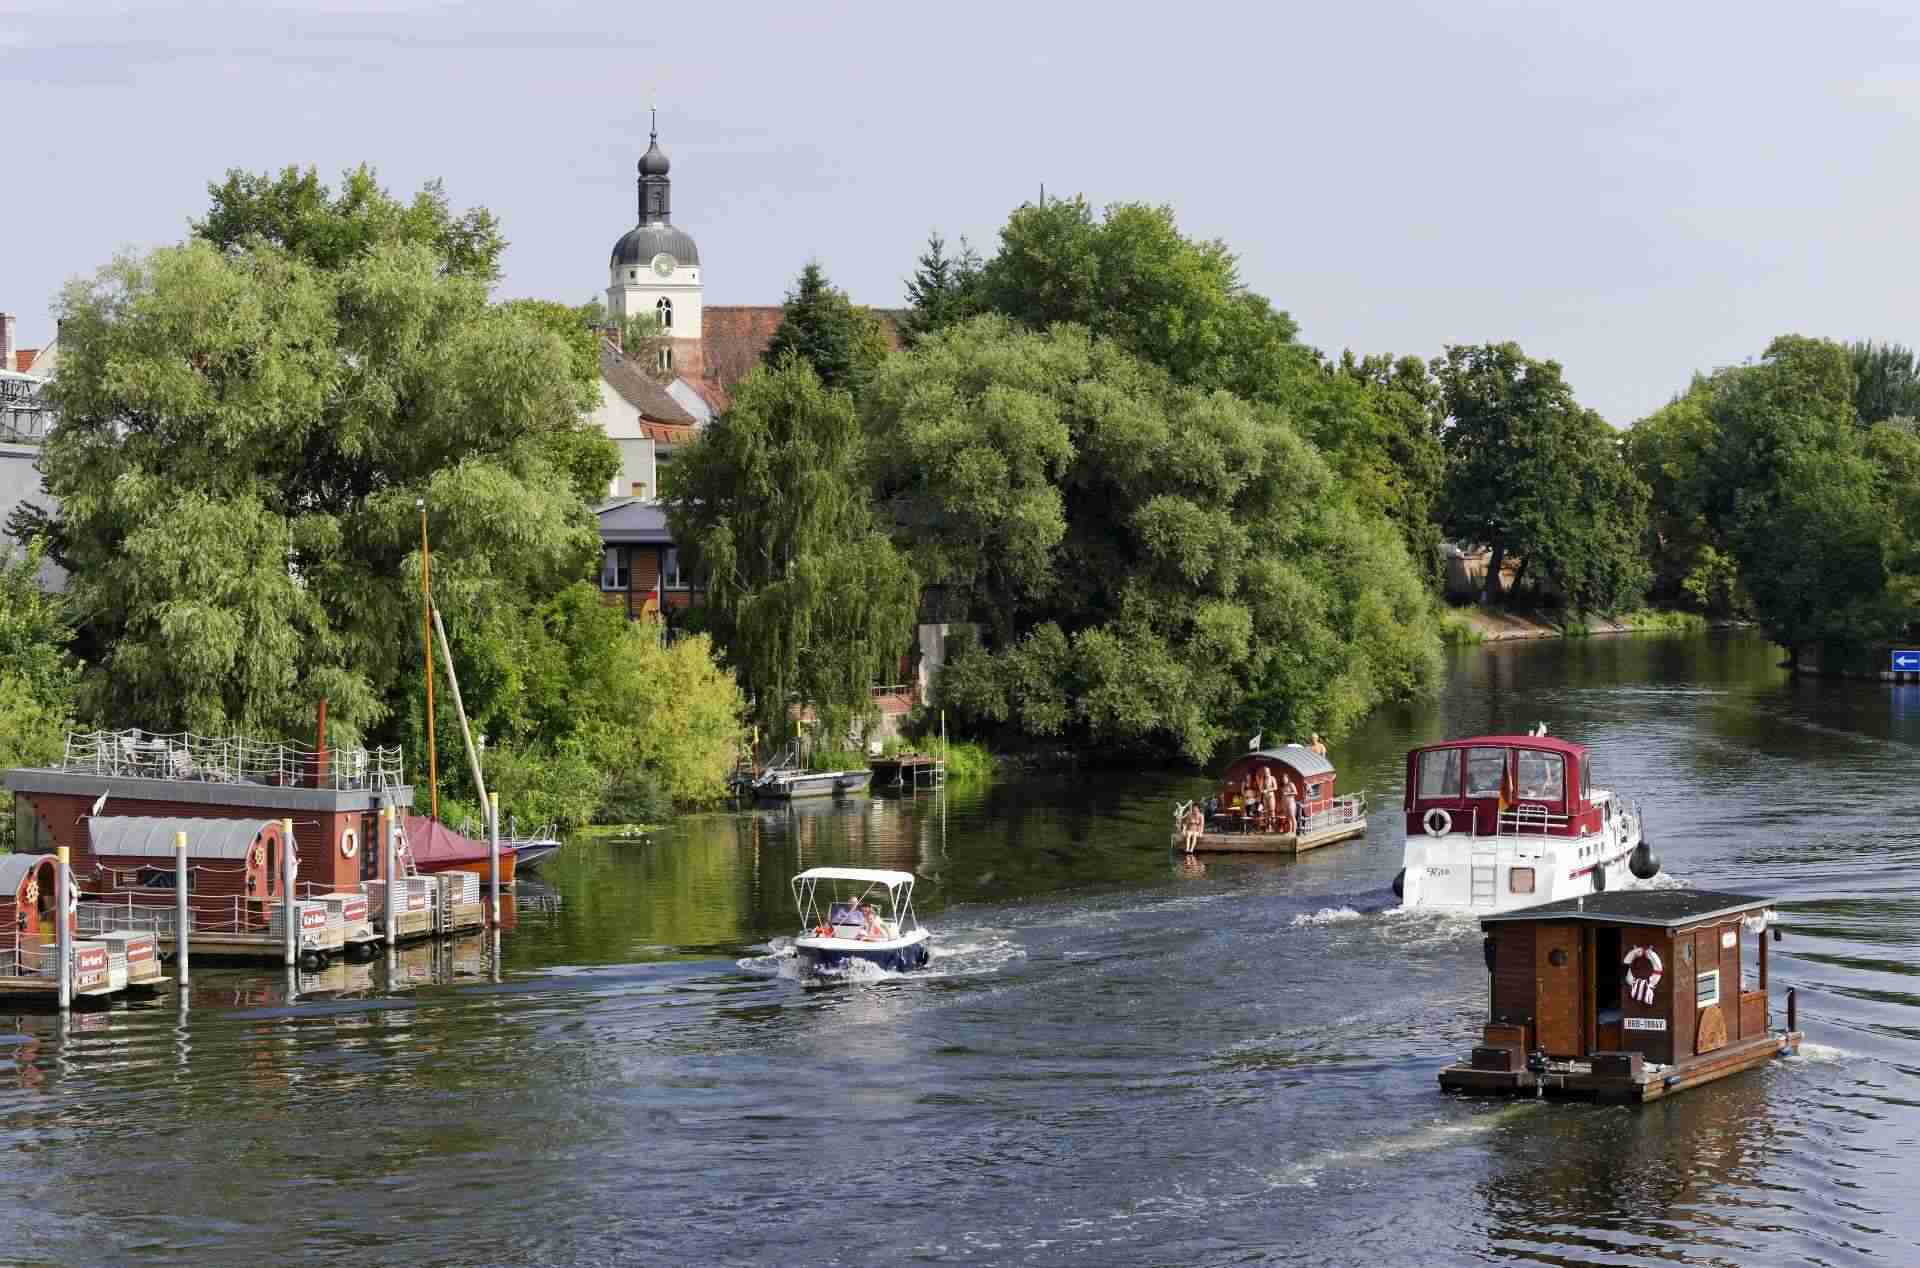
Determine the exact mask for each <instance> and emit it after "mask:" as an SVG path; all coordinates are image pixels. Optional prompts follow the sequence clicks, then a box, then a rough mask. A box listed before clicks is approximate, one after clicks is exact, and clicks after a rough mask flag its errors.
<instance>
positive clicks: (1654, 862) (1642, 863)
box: [1627, 841, 1660, 881]
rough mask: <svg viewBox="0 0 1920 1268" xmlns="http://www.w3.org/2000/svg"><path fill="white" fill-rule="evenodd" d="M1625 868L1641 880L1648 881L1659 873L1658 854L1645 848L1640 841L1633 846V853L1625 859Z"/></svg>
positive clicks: (1644, 844)
mask: <svg viewBox="0 0 1920 1268" xmlns="http://www.w3.org/2000/svg"><path fill="white" fill-rule="evenodd" d="M1627 870H1628V871H1630V872H1632V873H1633V874H1634V875H1635V876H1637V877H1639V878H1640V879H1641V880H1643V881H1650V880H1652V879H1653V878H1654V877H1656V876H1658V875H1659V874H1660V856H1659V855H1658V854H1655V853H1654V852H1653V851H1652V850H1650V849H1648V848H1647V843H1646V842H1645V841H1642V842H1641V843H1640V844H1639V845H1637V846H1635V847H1634V850H1633V854H1632V855H1631V856H1630V857H1629V858H1628V859H1627Z"/></svg>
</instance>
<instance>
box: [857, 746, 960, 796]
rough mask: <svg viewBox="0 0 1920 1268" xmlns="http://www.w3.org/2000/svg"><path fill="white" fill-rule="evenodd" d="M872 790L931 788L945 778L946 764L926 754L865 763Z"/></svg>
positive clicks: (884, 758) (872, 760)
mask: <svg viewBox="0 0 1920 1268" xmlns="http://www.w3.org/2000/svg"><path fill="white" fill-rule="evenodd" d="M867 769H868V770H870V771H872V772H873V784H872V787H874V788H932V787H936V786H938V785H939V784H940V783H941V782H942V781H943V780H945V778H946V774H947V766H946V763H945V762H943V761H941V760H940V759H939V758H937V757H934V756H932V755H930V754H927V753H897V754H895V755H894V756H892V757H875V758H869V759H868V761H867Z"/></svg>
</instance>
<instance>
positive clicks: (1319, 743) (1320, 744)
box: [1307, 731, 1327, 757]
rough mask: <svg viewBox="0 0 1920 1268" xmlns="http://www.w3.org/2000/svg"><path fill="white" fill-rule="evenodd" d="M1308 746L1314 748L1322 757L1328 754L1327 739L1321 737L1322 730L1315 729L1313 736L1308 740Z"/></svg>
mask: <svg viewBox="0 0 1920 1268" xmlns="http://www.w3.org/2000/svg"><path fill="white" fill-rule="evenodd" d="M1307 747H1308V748H1310V749H1312V750H1313V751H1314V752H1316V753H1318V754H1319V755H1320V756H1322V757H1325V756H1326V755H1327V744H1326V741H1325V740H1322V739H1321V738H1320V732H1318V731H1315V732H1314V733H1313V736H1312V738H1310V739H1309V740H1308V741H1307Z"/></svg>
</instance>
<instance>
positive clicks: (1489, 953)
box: [1440, 889, 1801, 1102]
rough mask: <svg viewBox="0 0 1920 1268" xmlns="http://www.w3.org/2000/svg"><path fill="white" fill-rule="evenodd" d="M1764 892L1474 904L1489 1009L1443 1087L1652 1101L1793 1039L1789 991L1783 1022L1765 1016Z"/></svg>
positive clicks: (1767, 916) (1646, 893) (1796, 1040)
mask: <svg viewBox="0 0 1920 1268" xmlns="http://www.w3.org/2000/svg"><path fill="white" fill-rule="evenodd" d="M1771 903H1772V900H1771V899H1767V898H1759V897H1755V896H1753V895H1751V894H1729V893H1721V892H1716V891H1711V890H1680V889H1667V890H1624V891H1617V892H1616V891H1609V892H1607V893H1603V894H1589V895H1586V896H1583V897H1579V898H1568V899H1564V900H1562V901H1560V902H1554V903H1546V904H1543V905H1541V906H1538V907H1527V908H1523V909H1521V910H1518V911H1510V912H1502V913H1499V914H1496V915H1491V916H1487V917H1484V918H1483V919H1482V920H1481V921H1480V927H1481V928H1482V929H1483V930H1485V931H1486V943H1485V951H1486V957H1487V969H1488V972H1489V975H1490V976H1491V978H1492V983H1493V985H1492V995H1493V1001H1492V1009H1491V1020H1489V1021H1488V1022H1487V1023H1486V1026H1485V1028H1484V1030H1483V1032H1482V1036H1481V1042H1480V1044H1479V1045H1478V1046H1477V1047H1475V1048H1474V1050H1473V1052H1472V1053H1471V1054H1470V1055H1469V1056H1468V1057H1467V1058H1466V1059H1465V1060H1463V1061H1459V1062H1456V1063H1454V1064H1453V1065H1450V1066H1448V1067H1447V1068H1446V1069H1444V1070H1442V1071H1440V1086H1441V1087H1442V1088H1445V1089H1447V1090H1449V1091H1456V1092H1492V1093H1506V1094H1518V1095H1523V1096H1533V1095H1550V1096H1575V1097H1588V1098H1592V1099H1595V1100H1602V1101H1624V1102H1640V1101H1652V1100H1657V1099H1658V1098H1660V1097H1663V1096H1667V1095H1669V1094H1671V1093H1673V1092H1679V1091H1682V1090H1684V1089H1686V1088H1690V1087H1695V1086H1698V1085H1699V1084H1702V1083H1710V1082H1712V1081H1713V1080H1715V1079H1723V1078H1725V1077H1726V1076H1728V1075H1729V1074H1737V1073H1739V1072H1740V1071H1742V1070H1748V1069H1751V1068H1753V1067H1754V1066H1757V1065H1760V1064H1763V1063H1764V1062H1767V1061H1770V1060H1772V1059H1773V1058H1775V1057H1779V1056H1786V1055H1788V1054H1790V1053H1792V1052H1795V1051H1797V1050H1798V1048H1799V1046H1800V1038H1801V1036H1800V1031H1799V1029H1798V1023H1799V1018H1798V1016H1797V1015H1796V1014H1797V1008H1796V1005H1795V1000H1794V993H1793V992H1792V991H1788V992H1787V1024H1786V1028H1785V1029H1784V1030H1777V1031H1776V1030H1770V1029H1769V1028H1768V1027H1769V1018H1768V1009H1767V930H1768V928H1769V926H1771V925H1772V923H1773V912H1772V910H1771ZM1743 933H1751V934H1754V935H1756V939H1755V941H1756V943H1757V946H1756V948H1755V949H1754V950H1753V951H1752V952H1751V955H1750V958H1749V953H1748V951H1747V950H1746V949H1745V948H1744V946H1743V941H1744V940H1743V939H1742V937H1741V935H1742V934H1743ZM1774 937H1776V938H1777V937H1779V932H1778V930H1775V931H1774ZM1749 970H1752V972H1753V977H1754V986H1753V989H1751V990H1749V989H1746V988H1745V984H1744V981H1743V978H1742V975H1743V974H1744V973H1746V972H1748V971H1749Z"/></svg>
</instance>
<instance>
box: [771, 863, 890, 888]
mask: <svg viewBox="0 0 1920 1268" xmlns="http://www.w3.org/2000/svg"><path fill="white" fill-rule="evenodd" d="M793 879H794V880H795V881H796V882H799V881H859V882H860V883H862V884H865V885H885V886H886V887H887V888H888V889H898V888H899V887H900V886H902V885H911V884H913V873H912V872H888V871H882V870H880V869H878V868H870V867H810V868H808V869H807V870H806V871H804V872H802V873H800V875H798V876H796V877H794V878H793Z"/></svg>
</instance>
